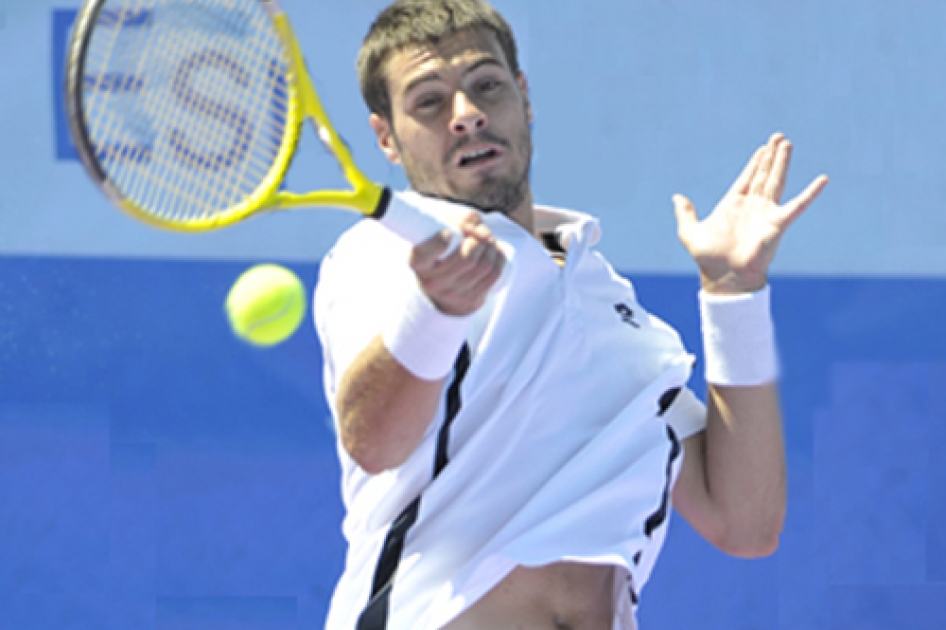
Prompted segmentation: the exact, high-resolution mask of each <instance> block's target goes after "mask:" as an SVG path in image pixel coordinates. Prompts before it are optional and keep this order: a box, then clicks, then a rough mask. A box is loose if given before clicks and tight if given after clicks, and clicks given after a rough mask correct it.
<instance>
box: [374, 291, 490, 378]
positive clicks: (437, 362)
mask: <svg viewBox="0 0 946 630" xmlns="http://www.w3.org/2000/svg"><path fill="white" fill-rule="evenodd" d="M471 317H472V316H471V315H466V316H461V317H456V316H452V315H446V314H444V313H441V312H440V311H439V310H438V309H437V307H436V306H434V304H433V303H432V302H431V301H430V299H429V298H428V297H427V296H426V295H424V293H423V291H421V290H420V289H419V288H418V289H417V290H416V291H415V292H414V293H412V294H411V296H410V297H409V298H408V300H407V303H406V304H405V306H404V309H403V310H401V311H400V313H398V314H397V315H396V316H395V317H393V318H392V319H391V320H389V321H388V323H387V325H386V326H385V327H384V330H383V331H382V332H381V341H382V342H383V343H384V345H385V347H386V348H387V349H388V352H390V353H391V356H393V357H394V358H395V359H397V362H398V363H400V364H401V365H402V366H404V369H406V370H407V371H408V372H410V373H411V374H413V375H414V376H416V377H417V378H420V379H423V380H425V381H437V380H440V379H441V378H443V377H444V376H446V375H447V374H449V373H450V370H451V369H453V364H454V362H455V361H456V358H457V354H458V353H459V352H460V348H461V347H462V346H463V342H464V341H465V340H466V331H467V328H468V327H469V323H470V319H471Z"/></svg>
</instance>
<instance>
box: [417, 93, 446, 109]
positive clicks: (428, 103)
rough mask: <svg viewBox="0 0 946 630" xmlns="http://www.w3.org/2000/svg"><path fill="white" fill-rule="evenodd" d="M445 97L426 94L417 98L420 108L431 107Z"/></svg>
mask: <svg viewBox="0 0 946 630" xmlns="http://www.w3.org/2000/svg"><path fill="white" fill-rule="evenodd" d="M442 101H443V99H442V98H441V97H440V96H424V97H421V98H419V99H418V100H417V107H418V108H419V109H430V108H432V107H436V106H437V105H439V104H440V103H441V102H442Z"/></svg>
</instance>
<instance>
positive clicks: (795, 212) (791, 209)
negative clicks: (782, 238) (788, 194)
mask: <svg viewBox="0 0 946 630" xmlns="http://www.w3.org/2000/svg"><path fill="white" fill-rule="evenodd" d="M828 181H829V180H828V176H827V175H819V176H818V177H816V178H815V179H814V180H813V181H812V182H811V183H810V184H808V187H807V188H805V190H803V191H801V193H799V194H798V196H796V197H795V198H794V199H792V200H791V201H789V202H788V203H786V204H785V206H784V208H785V215H784V217H783V219H782V222H783V224H784V225H785V226H786V227H787V226H788V225H790V224H791V223H792V222H793V221H795V219H797V218H798V217H800V216H801V214H802V213H803V212H804V211H805V210H807V209H808V206H810V205H811V203H812V202H813V201H814V200H815V199H817V198H818V195H820V194H821V191H823V190H824V189H825V186H827V185H828Z"/></svg>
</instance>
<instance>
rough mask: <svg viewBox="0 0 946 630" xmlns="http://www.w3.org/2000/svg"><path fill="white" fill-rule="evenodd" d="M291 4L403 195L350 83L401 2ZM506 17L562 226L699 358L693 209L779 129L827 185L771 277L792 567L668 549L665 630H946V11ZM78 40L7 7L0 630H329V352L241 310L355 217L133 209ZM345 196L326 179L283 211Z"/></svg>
mask: <svg viewBox="0 0 946 630" xmlns="http://www.w3.org/2000/svg"><path fill="white" fill-rule="evenodd" d="M284 4H285V6H286V8H287V9H288V10H289V12H290V15H291V16H292V17H293V20H294V22H295V24H296V28H297V30H298V31H299V32H300V34H302V35H308V36H309V38H308V39H306V41H305V48H306V54H307V56H308V57H309V62H310V65H311V66H312V67H313V69H314V72H315V74H316V82H317V84H318V85H319V86H320V87H322V88H323V90H330V91H326V96H327V100H328V106H329V109H330V111H331V112H332V114H333V117H334V118H335V119H336V121H337V123H338V125H339V127H341V128H342V129H343V130H344V132H345V135H346V136H347V137H348V140H349V142H350V143H351V144H352V145H353V146H354V147H355V148H356V153H357V155H358V158H359V160H360V161H361V162H363V163H365V165H366V168H367V170H368V171H369V172H370V173H371V174H372V175H373V176H374V177H376V178H378V179H383V180H385V181H389V182H392V183H394V184H395V185H398V184H403V178H402V176H401V175H400V174H399V173H398V172H397V171H395V170H392V169H391V168H389V167H388V166H386V165H385V164H384V163H383V161H382V160H381V158H380V157H379V156H378V155H376V152H375V151H373V150H372V141H371V137H370V131H369V130H368V129H367V125H365V121H364V118H365V114H364V109H363V106H362V105H361V104H360V102H359V101H358V96H357V91H356V84H355V80H354V76H353V73H352V72H351V65H352V59H353V58H354V54H355V51H356V49H357V45H358V42H359V40H360V37H361V36H362V34H363V32H364V30H365V28H366V26H367V24H368V23H369V21H370V19H371V17H372V15H373V14H374V13H375V12H376V11H377V10H378V9H379V8H380V7H381V6H382V5H383V4H384V3H383V2H379V1H377V0H361V1H359V2H348V3H336V2H330V1H329V0H318V1H317V2H311V1H308V2H303V1H302V0H286V2H285V3H284ZM496 4H497V6H498V7H499V8H500V9H501V10H503V11H504V12H505V13H506V14H507V16H508V17H509V18H510V20H511V21H512V22H513V26H514V27H515V28H516V29H517V31H518V33H519V37H520V44H521V46H522V50H523V61H524V66H525V68H526V71H527V72H528V74H529V77H530V85H531V88H532V92H533V99H534V101H535V104H536V108H537V122H536V127H535V133H536V145H537V149H538V150H537V155H536V162H535V177H534V179H535V187H536V190H537V193H538V197H539V199H540V200H542V201H545V202H549V203H555V204H560V205H571V206H575V207H579V208H582V209H585V210H589V211H593V212H595V213H596V214H598V215H600V216H601V217H602V220H603V222H604V227H605V230H606V237H605V240H604V242H603V248H604V249H605V251H606V253H607V254H608V255H609V256H610V257H611V258H612V259H613V260H614V261H615V263H616V265H617V266H618V268H619V269H621V270H622V272H624V273H626V274H627V275H628V276H630V277H631V278H632V279H633V280H634V282H635V284H636V285H637V287H638V291H639V293H640V295H641V298H642V300H643V302H644V303H645V304H646V305H647V306H648V307H649V308H650V309H651V310H652V311H654V312H656V313H658V314H660V315H662V316H663V317H664V318H665V319H667V320H668V321H669V322H670V323H672V324H673V325H675V326H677V327H678V328H679V329H680V331H681V332H682V334H683V336H684V338H685V340H686V341H687V342H688V345H689V346H690V347H691V348H693V349H694V351H696V352H697V353H699V337H698V331H697V320H696V317H697V315H696V306H695V298H694V294H695V291H696V288H697V281H696V278H695V274H694V270H693V268H692V264H691V263H689V262H688V261H687V259H686V255H685V253H684V252H683V250H682V248H681V247H680V246H679V245H678V244H676V242H675V235H674V226H673V219H672V213H671V211H670V204H669V196H670V195H671V194H672V193H673V192H677V191H680V192H684V193H686V194H688V195H690V196H691V197H692V198H693V199H694V201H695V202H696V203H697V206H698V207H699V208H701V209H702V210H703V211H704V212H706V211H708V210H709V209H710V207H711V206H712V204H713V203H714V202H715V200H716V198H717V197H718V196H719V194H720V193H721V192H722V191H723V190H725V188H726V187H727V186H728V184H729V181H730V180H731V178H732V177H733V176H734V175H735V174H736V173H737V172H738V170H739V168H740V166H741V163H742V162H743V161H744V160H745V159H746V158H747V157H748V154H749V153H750V152H751V150H752V149H753V147H754V146H755V145H756V144H758V143H760V142H762V141H763V140H764V139H765V138H766V136H767V135H768V134H769V133H770V132H771V131H773V130H775V129H781V130H784V131H786V132H787V133H788V134H789V135H790V137H792V139H793V140H795V142H796V145H797V151H796V163H795V171H794V172H793V175H792V179H791V181H790V189H792V190H797V189H799V188H800V187H801V186H802V185H804V183H806V182H807V181H808V180H809V179H810V178H811V177H813V176H814V175H815V174H817V173H819V172H822V171H825V172H827V173H829V174H830V175H831V176H832V178H833V181H832V184H831V185H830V187H829V189H828V191H827V192H826V193H825V195H824V196H823V198H822V199H821V200H819V202H818V203H817V204H816V206H815V207H814V208H812V210H811V212H810V213H809V215H808V216H806V217H804V218H803V219H802V220H801V221H800V222H799V223H798V225H796V226H795V227H794V228H793V230H792V232H791V233H790V235H789V237H788V238H787V239H786V241H785V243H784V246H783V250H782V251H781V252H780V254H779V258H778V260H777V261H776V267H775V272H776V273H775V275H774V277H773V287H774V291H775V293H774V299H775V314H776V321H777V323H778V334H779V340H780V345H781V348H782V359H783V365H784V380H783V402H784V407H785V412H786V427H785V430H786V435H787V444H788V454H789V485H790V506H789V516H788V523H787V527H786V531H785V533H784V535H783V538H782V546H781V549H780V550H779V552H778V553H777V554H776V555H775V556H774V557H772V558H769V559H765V560H758V561H741V560H735V559H732V558H728V557H726V556H724V555H722V554H720V553H719V552H716V551H715V550H713V549H712V548H710V547H709V546H708V545H707V544H706V543H705V542H703V541H702V540H701V539H700V538H699V537H697V536H696V535H695V534H694V533H693V532H692V531H691V530H690V529H689V528H688V527H687V526H686V524H685V523H684V522H683V521H682V519H676V520H674V521H673V524H672V528H671V535H670V539H669V541H668V544H667V548H666V552H665V554H664V555H663V557H662V559H661V563H659V564H658V568H657V571H656V573H655V575H654V578H653V580H652V582H651V583H650V584H649V585H648V588H647V590H646V591H645V596H644V606H643V608H642V612H641V619H642V625H643V627H644V628H645V630H646V629H664V630H671V629H673V630H675V629H679V628H695V627H699V628H703V629H709V630H730V629H743V628H745V629H775V628H784V629H786V630H787V629H792V630H795V629H812V630H816V629H817V630H847V629H854V628H857V629H871V628H878V629H879V628H884V629H886V628H891V627H897V628H911V629H913V628H916V629H922V630H925V629H927V628H930V629H932V628H944V627H946V491H944V490H943V488H944V487H946V464H944V463H943V461H942V459H941V457H940V454H941V453H942V452H943V451H944V449H946V421H944V419H946V393H944V392H946V336H944V335H943V333H942V332H941V321H942V312H943V310H944V309H946V252H944V236H946V220H944V219H943V216H944V215H943V212H942V209H941V208H940V205H939V204H940V203H941V201H940V200H941V199H942V196H943V195H942V192H943V185H942V182H943V181H944V180H943V173H944V172H946V169H944V167H946V163H944V162H946V157H944V156H946V153H944V152H943V151H942V150H941V147H942V146H943V144H944V142H943V140H944V138H943V134H944V131H943V126H942V125H941V124H940V122H939V121H940V117H941V112H942V111H943V108H942V105H943V104H944V102H943V101H944V91H943V87H942V85H940V83H939V82H937V81H936V77H937V76H938V75H939V74H940V70H941V69H942V68H943V61H944V53H946V45H944V44H943V43H942V42H941V40H942V39H943V38H942V35H941V33H943V32H946V31H944V27H946V8H944V7H943V6H941V5H940V4H939V3H935V2H932V1H917V2H911V3H907V4H905V5H904V4H901V5H898V6H894V5H893V4H892V3H886V2H882V1H881V0H866V1H865V0H860V1H855V0H839V1H838V2H832V3H830V6H825V3H819V2H814V0H810V1H809V0H800V1H798V2H793V3H790V4H785V3H775V2H768V1H758V0H757V1H754V2H749V1H748V0H745V1H743V0H726V1H721V2H714V3H712V5H708V4H706V5H704V4H699V5H697V3H689V4H688V3H680V2H672V3H671V2H659V1H657V0H638V1H634V2H624V1H621V0H610V1H609V2H604V1H597V2H588V1H582V0H563V1H561V2H556V3H555V8H554V10H550V9H549V6H550V5H549V4H548V3H543V2H539V1H537V0H520V1H505V2H497V3H496ZM75 8H76V3H69V2H52V1H49V0H7V2H6V3H5V4H4V6H3V7H0V184H2V186H0V629H3V630H6V629H11V630H12V629H16V630H32V629H37V630H39V629H42V630H47V629H56V630H58V629H73V628H109V629H111V628H115V629H125V628H145V629H147V628H154V629H161V630H184V629H187V630H216V629H222V628H227V629H243V628H246V629H253V630H270V629H272V630H283V629H287V630H288V629H302V628H317V627H320V625H321V622H322V619H323V617H324V614H325V610H326V605H327V600H328V597H329V594H330V592H331V588H332V585H333V583H334V580H335V579H336V577H337V575H338V574H339V572H340V571H341V567H342V559H343V552H344V549H343V544H342V540H341V536H340V533H339V524H340V521H341V518H342V511H341V505H340V501H339V498H338V471H337V464H336V459H335V450H334V449H335V446H334V437H333V435H332V433H331V428H330V420H329V418H328V413H327V409H326V406H325V402H324V399H323V397H322V394H321V374H320V369H321V366H320V355H319V348H318V343H317V340H316V338H315V334H314V331H313V330H312V326H311V324H307V325H306V326H304V327H303V329H301V330H300V331H299V332H298V333H297V334H296V335H295V336H293V337H292V338H291V339H290V340H289V341H288V342H287V343H285V344H283V345H281V346H278V347H276V348H273V349H270V350H265V351H261V350H257V349H254V348H250V347H248V346H246V345H243V344H241V343H239V342H238V341H236V340H235V339H234V338H233V337H232V335H231V334H230V333H229V331H228V329H227V326H226V321H225V318H224V315H223V307H222V304H223V300H224V296H225V295H226V292H227V290H228V289H229V287H230V285H231V284H232V282H233V281H234V279H235V278H236V277H237V275H239V273H240V272H241V271H242V270H243V269H245V268H246V266H248V265H250V264H252V263H255V262H260V261H264V260H266V261H276V262H282V263H284V264H287V265H288V266H290V267H291V268H293V269H294V270H295V271H296V272H297V273H299V275H300V276H301V277H302V278H303V280H304V281H305V282H306V285H307V287H308V288H309V289H310V290H311V289H312V288H313V287H314V284H315V279H316V277H317V273H318V262H319V260H320V258H321V256H322V255H323V254H324V252H325V249H326V248H327V247H328V246H329V244H330V243H331V241H332V240H333V239H334V238H335V236H336V235H337V234H338V233H339V231H340V230H341V229H343V228H344V227H345V226H346V225H348V224H349V223H350V221H351V219H350V218H348V217H347V216H345V215H343V214H342V213H334V212H332V213H328V214H327V215H321V216H317V215H316V214H315V213H312V214H306V213H295V214H292V215H282V216H274V217H267V218H263V219H259V220H256V221H254V222H252V223H251V224H247V225H245V226H240V227H237V228H234V229H231V230H226V231H224V232H220V233H216V234H212V235H202V236H193V237H184V236H180V235H175V234H168V233H163V232H158V231H155V230H151V229H149V228H146V227H144V226H141V225H139V224H138V223H136V222H135V221H133V220H131V219H129V218H127V217H125V216H124V215H121V214H120V213H118V212H117V211H115V210H114V209H112V208H111V207H110V206H109V205H108V204H107V203H106V202H105V201H104V200H103V199H102V198H101V196H100V195H99V194H98V193H97V191H95V190H94V188H93V187H92V186H91V184H89V182H88V181H87V178H86V177H85V175H84V173H83V172H82V170H81V167H80V166H79V164H78V163H77V162H76V161H75V160H74V158H73V153H72V150H71V148H70V146H69V143H68V137H67V136H66V135H65V134H64V129H63V127H62V122H63V121H62V118H61V115H60V114H61V112H59V111H58V109H57V108H58V103H59V85H60V84H61V80H60V77H59V72H60V62H61V56H62V49H63V45H64V41H65V37H66V36H67V33H68V29H69V25H70V23H71V19H72V16H73V15H74V12H75ZM332 173H333V171H332V168H331V165H328V164H326V163H325V162H324V160H323V158H321V157H320V156H319V153H318V151H317V150H314V151H311V152H308V153H304V154H303V156H302V159H301V160H300V163H299V165H298V166H297V167H296V169H295V170H294V171H293V175H292V177H291V179H290V185H291V186H292V187H296V188H303V187H306V186H308V185H311V184H312V183H313V181H326V179H322V178H331V177H333V176H334V175H333V174H332ZM609 182H610V183H609ZM613 182H618V183H619V185H618V184H616V183H613ZM694 386H695V387H696V388H697V389H702V388H703V385H702V383H701V382H700V379H699V377H697V378H696V381H695V383H694Z"/></svg>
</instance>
